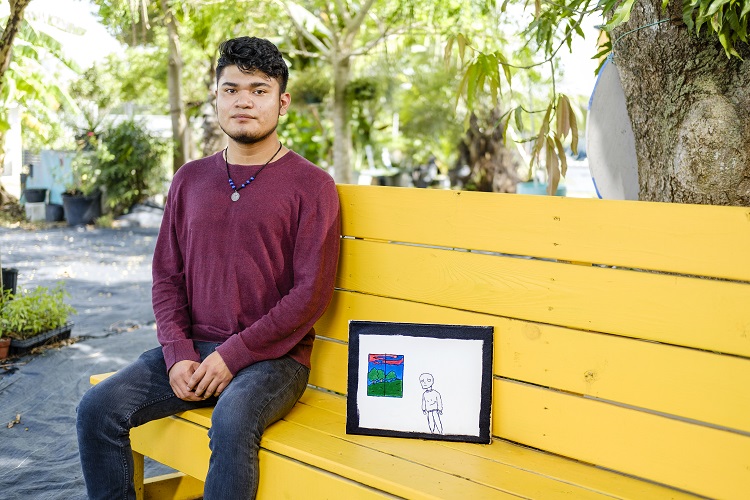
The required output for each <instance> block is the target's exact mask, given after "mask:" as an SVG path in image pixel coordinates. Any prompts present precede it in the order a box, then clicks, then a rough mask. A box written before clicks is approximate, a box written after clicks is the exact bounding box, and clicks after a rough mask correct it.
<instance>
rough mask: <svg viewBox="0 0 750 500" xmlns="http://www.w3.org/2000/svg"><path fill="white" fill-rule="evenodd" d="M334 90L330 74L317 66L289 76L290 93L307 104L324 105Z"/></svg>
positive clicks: (293, 72) (311, 66)
mask: <svg viewBox="0 0 750 500" xmlns="http://www.w3.org/2000/svg"><path fill="white" fill-rule="evenodd" d="M332 88H333V86H332V85H331V76H330V74H329V72H328V71H326V70H325V69H322V68H319V67H317V66H316V65H309V66H308V67H306V68H304V69H302V70H299V71H292V72H291V74H290V75H289V88H288V91H289V93H290V94H292V95H293V96H294V98H295V99H300V100H301V101H302V102H305V103H307V104H319V103H322V102H323V101H324V100H325V98H326V97H328V94H330V93H331V89H332Z"/></svg>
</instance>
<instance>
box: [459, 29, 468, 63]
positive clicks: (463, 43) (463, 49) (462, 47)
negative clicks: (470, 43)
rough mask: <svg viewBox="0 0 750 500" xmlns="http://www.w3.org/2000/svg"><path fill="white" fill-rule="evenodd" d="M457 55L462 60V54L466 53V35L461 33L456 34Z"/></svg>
mask: <svg viewBox="0 0 750 500" xmlns="http://www.w3.org/2000/svg"><path fill="white" fill-rule="evenodd" d="M458 55H459V57H460V58H461V61H462V62H463V60H464V56H465V55H466V37H464V35H463V34H461V33H459V34H458Z"/></svg>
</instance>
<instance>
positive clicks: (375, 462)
mask: <svg viewBox="0 0 750 500" xmlns="http://www.w3.org/2000/svg"><path fill="white" fill-rule="evenodd" d="M292 411H294V410H292ZM187 413H193V412H187ZM136 431H137V432H136ZM131 440H132V446H133V449H134V450H137V451H138V452H139V453H143V454H144V455H146V456H149V457H151V458H153V459H154V460H156V461H158V462H161V463H163V464H165V465H168V466H170V467H172V468H175V469H177V470H179V471H181V472H184V473H186V474H189V475H191V476H193V477H195V478H196V479H198V480H200V481H205V478H206V473H207V471H208V459H209V456H210V450H209V448H208V433H207V429H206V428H204V427H202V426H199V425H196V424H193V423H192V422H188V421H186V420H184V419H181V418H175V417H172V418H165V419H160V420H154V421H152V422H149V423H147V424H144V425H142V426H140V427H137V428H136V429H134V430H133V432H132V433H131ZM261 446H262V447H263V448H265V449H266V450H269V451H272V452H274V453H277V454H279V455H283V456H287V457H289V458H291V459H293V460H297V461H299V462H303V463H307V464H310V465H311V466H312V467H316V468H318V469H323V470H326V471H329V472H330V473H331V474H332V475H333V476H332V477H333V478H334V479H335V476H341V477H344V478H347V479H349V480H351V481H354V482H357V483H361V484H363V485H366V486H368V487H370V488H375V489H383V490H384V491H388V492H391V493H393V494H394V495H396V496H401V497H405V498H413V499H415V500H416V499H434V498H459V497H461V496H462V495H463V494H466V495H468V497H467V498H485V497H486V496H487V495H491V496H492V497H496V498H517V497H515V496H513V495H508V494H505V493H503V492H501V491H497V490H494V489H492V488H488V487H487V486H485V485H481V484H477V483H474V482H472V481H469V480H466V479H463V478H459V477H455V476H450V475H446V474H443V473H441V472H439V471H435V470H433V469H430V468H428V467H424V466H422V465H419V464H415V463H412V462H410V461H408V460H405V459H402V458H400V457H393V456H390V455H387V454H383V453H381V452H378V451H376V450H372V449H369V448H367V447H362V446H358V445H356V444H353V443H349V442H346V441H342V440H340V439H336V438H334V437H331V436H329V435H326V434H325V433H320V432H315V431H313V430H310V429H309V428H305V427H302V426H299V425H297V424H294V423H292V422H289V421H285V420H282V421H279V422H276V423H275V424H274V425H272V426H270V427H269V428H268V429H267V430H266V432H265V433H264V435H263V439H262V440H261ZM415 478H419V481H415ZM335 486H336V483H333V484H332V485H331V488H334V490H335Z"/></svg>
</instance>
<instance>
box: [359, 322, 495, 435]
mask: <svg viewBox="0 0 750 500" xmlns="http://www.w3.org/2000/svg"><path fill="white" fill-rule="evenodd" d="M493 336H494V328H493V327H492V326H468V325H444V324H428V323H389V322H376V321H350V322H349V366H348V381H347V419H346V432H347V433H348V434H362V435H371V436H386V437H406V438H420V439H433V440H444V441H461V442H470V443H483V444H487V443H490V442H491V439H492V438H491V415H492V362H493ZM381 345H382V346H383V349H380V348H379V347H380V346H381ZM394 346H395V347H394ZM399 348H400V349H401V350H403V351H404V352H405V353H406V354H400V353H397V352H395V351H397V350H399ZM365 351H367V352H365ZM380 351H382V352H380ZM389 351H394V352H389ZM407 356H410V358H411V359H412V360H414V363H411V364H410V360H409V358H407ZM433 357H434V359H435V361H434V363H435V364H437V365H438V370H437V371H438V373H439V375H438V376H437V377H434V376H433V375H432V371H435V370H430V372H425V371H424V367H425V366H427V365H429V362H430V360H432V359H433ZM445 359H450V363H445V361H444V360H445ZM441 360H443V361H441ZM365 363H367V366H364V365H365ZM446 364H450V365H451V366H449V367H447V368H446V366H445V365H446ZM399 365H400V367H399ZM454 365H455V366H454ZM399 370H400V372H399ZM417 372H420V373H419V375H418V376H417ZM399 376H400V382H399ZM441 378H442V380H441ZM417 381H418V384H419V385H416V384H417ZM462 383H463V385H461V384H462ZM399 385H400V387H399ZM446 386H448V387H447V390H443V395H442V396H441V392H440V391H438V390H437V389H438V388H441V387H443V388H445V387H446ZM399 390H400V391H401V392H400V394H399ZM363 391H366V392H363ZM420 391H421V394H420V395H417V394H416V393H417V392H420ZM446 396H448V397H449V399H448V400H446V401H444V400H445V399H446ZM417 399H421V408H420V407H419V404H418V403H417ZM450 399H452V400H454V403H455V404H454V406H453V408H452V410H449V406H448V405H449V404H450V403H451V401H450ZM467 403H468V404H467ZM444 405H445V406H444ZM415 406H416V407H415ZM438 406H439V409H438ZM420 409H421V410H422V411H421V413H422V415H417V414H418V413H420V412H419V410H420ZM467 412H468V413H467ZM451 414H453V417H454V420H455V421H453V422H452V421H451V420H450V415H451ZM425 416H426V418H424V417H425ZM475 418H476V421H475V420H474V419H475ZM381 419H382V421H381ZM420 419H421V420H420ZM420 422H421V423H420ZM467 429H468V430H467ZM438 431H439V432H438Z"/></svg>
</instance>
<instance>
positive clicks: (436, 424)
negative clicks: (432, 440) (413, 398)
mask: <svg viewBox="0 0 750 500" xmlns="http://www.w3.org/2000/svg"><path fill="white" fill-rule="evenodd" d="M434 381H435V380H434V377H433V376H432V374H430V373H423V374H422V375H420V376H419V383H420V384H421V385H422V389H424V394H422V413H424V414H425V415H427V425H428V426H429V427H430V432H431V433H433V434H442V433H443V423H442V422H441V421H440V415H442V414H443V399H442V398H441V397H440V393H439V392H438V391H436V390H435V389H433V388H432V384H433V383H434Z"/></svg>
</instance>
